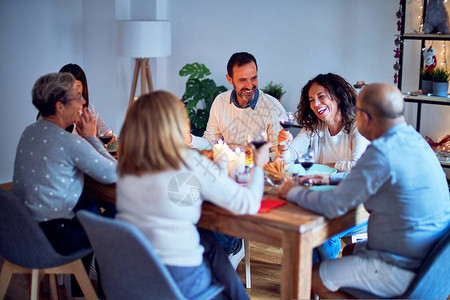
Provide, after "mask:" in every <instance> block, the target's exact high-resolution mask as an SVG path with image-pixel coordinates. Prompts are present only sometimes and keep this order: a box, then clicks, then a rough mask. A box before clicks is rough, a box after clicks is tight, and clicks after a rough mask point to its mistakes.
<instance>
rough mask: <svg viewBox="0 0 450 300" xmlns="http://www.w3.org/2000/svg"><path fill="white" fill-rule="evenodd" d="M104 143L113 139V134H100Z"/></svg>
mask: <svg viewBox="0 0 450 300" xmlns="http://www.w3.org/2000/svg"><path fill="white" fill-rule="evenodd" d="M98 138H99V139H100V141H102V143H103V144H108V143H109V142H110V141H111V140H112V138H113V137H112V135H106V136H99V137H98Z"/></svg>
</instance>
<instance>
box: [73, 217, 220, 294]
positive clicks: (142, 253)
mask: <svg viewBox="0 0 450 300" xmlns="http://www.w3.org/2000/svg"><path fill="white" fill-rule="evenodd" d="M77 217H78V219H79V220H80V222H81V224H82V225H83V227H84V229H85V230H86V232H87V235H88V237H89V240H90V242H91V244H92V247H93V249H94V252H95V257H96V259H97V262H98V265H99V268H100V271H101V272H102V284H103V288H104V290H105V293H106V296H107V297H108V299H110V300H121V299H158V300H164V299H171V300H172V299H173V300H175V299H185V297H184V295H183V294H182V293H181V291H180V290H179V288H178V286H177V284H176V283H175V281H174V280H173V279H172V276H171V275H170V273H169V271H168V270H167V268H166V267H165V266H164V264H162V262H161V261H160V260H159V258H158V256H157V254H156V253H155V250H154V249H153V247H152V245H151V244H150V242H149V241H148V240H147V238H146V237H145V236H144V235H143V234H142V232H140V231H139V230H138V229H137V228H136V227H134V226H133V225H131V224H129V223H126V222H124V221H121V220H115V219H110V218H105V217H101V216H98V215H95V214H93V213H90V212H88V211H85V210H81V211H78V212H77ZM192 288H194V289H195V287H192ZM222 289H223V288H222V287H219V286H216V285H211V286H210V287H209V288H208V289H207V290H206V291H205V292H204V293H203V294H201V295H199V296H198V297H197V298H196V299H198V300H200V299H212V298H214V297H215V296H216V295H218V294H219V293H220V292H221V291H222Z"/></svg>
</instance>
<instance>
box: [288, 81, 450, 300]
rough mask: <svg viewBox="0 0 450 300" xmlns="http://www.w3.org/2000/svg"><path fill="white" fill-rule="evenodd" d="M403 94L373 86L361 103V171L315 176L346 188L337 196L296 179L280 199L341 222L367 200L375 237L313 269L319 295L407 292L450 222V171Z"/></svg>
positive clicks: (384, 295) (362, 95)
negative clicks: (410, 121)
mask: <svg viewBox="0 0 450 300" xmlns="http://www.w3.org/2000/svg"><path fill="white" fill-rule="evenodd" d="M403 110H404V102H403V97H402V94H401V92H400V91H399V90H398V89H397V88H396V87H393V86H391V85H388V84H379V83H377V84H371V85H369V86H367V87H366V88H365V89H364V90H362V91H361V93H360V94H359V96H358V98H357V100H356V106H355V114H356V124H357V126H358V130H359V132H360V133H361V134H362V135H363V136H364V137H366V138H367V139H368V140H370V141H371V144H370V145H369V146H368V147H367V150H366V152H365V153H364V154H363V155H362V156H361V158H360V159H359V161H358V162H357V164H356V165H355V167H354V168H353V169H352V170H351V171H350V172H349V173H346V174H344V176H342V177H345V179H343V178H339V176H334V175H331V176H330V175H328V176H314V177H310V178H307V179H306V180H308V181H312V182H314V183H315V184H317V183H318V184H330V183H338V182H339V181H340V179H343V180H342V181H340V183H339V185H338V186H337V187H336V189H334V190H332V191H322V192H315V191H309V190H307V189H304V188H302V187H300V186H298V185H297V183H295V182H293V181H290V182H287V183H285V184H284V185H283V186H282V187H281V188H280V196H281V197H283V198H286V199H287V200H289V201H291V202H295V203H297V204H298V205H299V206H301V207H303V208H306V209H309V210H312V211H314V212H316V213H318V214H322V215H324V216H326V217H328V218H331V219H332V218H337V217H339V216H342V215H344V214H345V213H347V212H348V211H349V210H351V209H353V208H354V207H356V206H357V205H359V204H361V203H363V204H364V207H365V208H366V209H367V211H368V212H369V213H370V217H369V221H368V240H367V241H365V242H362V243H358V244H356V245H355V247H354V248H353V249H352V251H350V254H351V255H349V256H344V257H342V258H340V259H335V260H326V261H324V262H322V263H319V264H316V265H314V267H313V278H312V281H313V282H312V285H313V290H314V292H315V293H316V294H318V295H319V296H320V298H334V299H341V298H348V296H349V295H347V294H345V293H344V292H342V291H341V290H339V289H340V288H341V287H349V288H356V289H360V290H364V291H368V292H370V293H372V294H375V295H377V296H379V297H382V298H390V297H394V296H398V295H401V294H402V293H403V292H404V291H405V290H406V289H407V287H408V285H409V283H410V282H411V280H412V279H413V278H414V276H415V271H416V270H417V269H418V268H419V267H420V265H421V264H422V261H423V259H424V257H425V256H426V254H427V253H428V251H429V250H430V248H431V247H432V246H433V244H434V243H435V242H436V241H437V240H439V239H440V237H441V236H442V235H443V234H444V232H445V231H446V229H447V228H448V226H449V224H450V199H449V191H448V186H447V181H446V177H445V173H444V172H443V170H442V167H441V165H440V164H439V161H438V159H437V158H436V155H435V154H434V152H433V151H432V150H431V147H430V146H429V145H428V144H427V142H426V141H425V140H424V139H423V138H422V136H421V135H420V134H419V133H417V132H416V131H415V130H414V128H413V127H411V126H410V125H407V124H406V122H405V118H404V116H403Z"/></svg>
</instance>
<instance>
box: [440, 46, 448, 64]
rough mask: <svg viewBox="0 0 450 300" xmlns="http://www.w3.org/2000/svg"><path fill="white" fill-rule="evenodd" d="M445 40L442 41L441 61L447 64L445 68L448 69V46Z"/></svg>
mask: <svg viewBox="0 0 450 300" xmlns="http://www.w3.org/2000/svg"><path fill="white" fill-rule="evenodd" d="M445 43H446V42H445V41H443V42H442V52H441V55H442V62H441V66H445V69H446V70H447V69H448V68H447V46H446V45H445Z"/></svg>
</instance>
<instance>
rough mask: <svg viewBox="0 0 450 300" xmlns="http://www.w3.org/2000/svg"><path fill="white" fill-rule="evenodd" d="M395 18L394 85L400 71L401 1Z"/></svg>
mask: <svg viewBox="0 0 450 300" xmlns="http://www.w3.org/2000/svg"><path fill="white" fill-rule="evenodd" d="M395 16H396V17H397V19H398V21H397V31H398V33H397V34H396V35H395V36H396V37H397V38H396V39H395V40H394V44H395V49H394V52H395V54H394V58H395V64H394V66H393V68H394V84H397V83H398V72H399V71H400V63H399V59H400V53H401V50H400V44H401V43H402V41H401V40H400V36H401V31H402V22H401V19H402V17H403V10H402V1H400V3H399V8H398V11H397V12H396V13H395Z"/></svg>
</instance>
